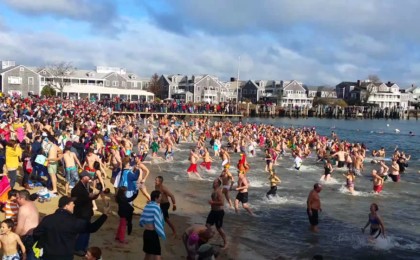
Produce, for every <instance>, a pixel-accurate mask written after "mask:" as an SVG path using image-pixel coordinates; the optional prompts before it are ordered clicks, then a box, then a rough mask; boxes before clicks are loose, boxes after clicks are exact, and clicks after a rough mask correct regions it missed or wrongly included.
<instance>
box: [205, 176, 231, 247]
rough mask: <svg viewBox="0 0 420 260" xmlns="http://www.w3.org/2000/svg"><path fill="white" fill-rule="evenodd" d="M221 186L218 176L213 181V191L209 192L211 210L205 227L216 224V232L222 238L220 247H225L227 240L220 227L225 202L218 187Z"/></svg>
mask: <svg viewBox="0 0 420 260" xmlns="http://www.w3.org/2000/svg"><path fill="white" fill-rule="evenodd" d="M221 186H222V181H221V180H220V179H219V178H217V179H215V180H214V181H213V193H212V194H211V200H209V204H210V206H211V211H210V213H209V215H208V216H207V220H206V226H207V228H210V227H211V226H213V225H216V229H217V232H219V234H220V236H221V237H222V239H223V247H222V249H225V248H227V240H226V235H225V232H224V231H223V229H222V226H223V217H224V216H225V211H224V210H223V207H224V204H225V203H224V201H223V194H222V190H221V189H220V187H221Z"/></svg>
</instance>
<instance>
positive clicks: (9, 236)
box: [0, 219, 26, 260]
mask: <svg viewBox="0 0 420 260" xmlns="http://www.w3.org/2000/svg"><path fill="white" fill-rule="evenodd" d="M14 225H15V224H14V223H13V220H11V219H5V220H3V221H2V222H1V226H0V243H1V247H2V249H3V259H6V260H8V259H13V260H19V259H26V257H25V253H26V249H25V246H24V245H23V243H22V240H20V237H19V236H18V235H17V234H16V233H13V231H12V229H13V227H14ZM18 245H19V247H20V250H22V255H23V257H22V258H21V257H20V255H19V253H18V250H17V246H18Z"/></svg>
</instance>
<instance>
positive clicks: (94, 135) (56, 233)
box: [0, 97, 410, 260]
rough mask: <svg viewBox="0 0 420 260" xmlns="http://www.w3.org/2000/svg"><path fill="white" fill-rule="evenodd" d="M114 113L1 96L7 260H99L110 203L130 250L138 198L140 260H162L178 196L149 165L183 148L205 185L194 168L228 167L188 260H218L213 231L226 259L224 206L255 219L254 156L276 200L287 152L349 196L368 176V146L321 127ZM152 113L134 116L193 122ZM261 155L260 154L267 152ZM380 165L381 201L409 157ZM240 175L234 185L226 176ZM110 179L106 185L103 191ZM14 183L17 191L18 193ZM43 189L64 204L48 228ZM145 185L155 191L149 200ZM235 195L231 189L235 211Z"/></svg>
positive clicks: (190, 243) (380, 230)
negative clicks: (342, 183) (95, 239)
mask: <svg viewBox="0 0 420 260" xmlns="http://www.w3.org/2000/svg"><path fill="white" fill-rule="evenodd" d="M118 104H119V103H118V102H117V104H112V103H103V102H90V101H88V100H77V101H76V100H63V99H59V98H49V99H36V98H25V99H22V98H11V97H5V98H3V99H2V100H0V120H1V124H0V171H1V173H2V176H3V177H2V182H6V181H7V182H8V183H9V184H10V191H8V198H7V200H6V201H4V207H3V210H4V212H5V218H6V220H4V221H3V222H2V224H1V235H0V241H1V244H2V247H3V255H4V256H5V257H9V258H5V259H18V258H13V257H18V256H19V255H21V256H25V257H26V259H37V258H38V257H39V254H40V252H39V250H38V249H40V248H42V249H43V259H47V260H48V259H73V255H78V256H86V257H93V258H88V259H95V257H96V259H99V258H100V255H101V252H100V250H99V249H98V248H95V247H93V248H92V247H89V241H90V234H91V233H94V232H96V231H97V230H98V229H99V228H100V227H101V226H102V225H103V224H104V223H105V221H106V220H107V218H108V215H109V214H110V200H109V198H110V197H111V195H110V194H113V196H112V198H113V199H112V200H114V201H115V202H116V204H117V205H118V211H117V214H118V216H119V218H120V221H119V225H118V228H117V230H116V235H115V239H116V241H118V242H119V243H127V241H126V238H125V234H126V233H127V234H128V235H130V234H131V232H132V230H133V225H132V221H133V212H134V207H133V201H134V200H135V199H136V197H137V196H138V195H139V194H140V193H141V194H142V195H143V196H144V197H145V199H146V200H147V201H148V203H147V205H146V206H145V207H144V210H143V212H142V214H141V218H140V221H139V225H140V226H141V227H142V228H143V229H144V233H143V243H144V244H143V251H144V253H145V255H146V256H145V259H160V255H161V247H160V242H159V238H161V239H166V233H165V226H166V224H167V225H168V226H169V228H170V229H171V231H172V235H173V237H177V227H176V225H175V224H174V223H172V221H171V218H170V214H169V211H170V209H171V208H172V211H176V210H177V206H176V194H174V193H173V192H172V191H171V189H170V188H169V187H167V186H166V185H165V184H164V176H162V175H160V174H159V175H158V176H157V177H156V178H155V179H154V183H153V184H152V183H151V182H150V179H148V176H149V174H150V170H149V168H148V167H147V166H146V164H150V165H153V163H154V161H155V160H159V161H161V162H164V163H167V164H168V165H170V164H171V163H172V162H173V161H174V158H175V157H176V156H177V157H178V155H175V152H176V147H177V146H178V145H179V144H180V143H191V144H193V146H194V147H193V148H192V149H191V150H190V152H189V155H188V157H189V161H190V165H189V167H188V169H186V174H188V175H190V174H194V175H195V176H196V177H197V178H200V177H201V175H200V173H199V170H198V169H199V168H200V171H203V172H205V171H208V170H211V169H212V164H214V163H219V162H220V164H221V166H222V168H223V170H222V172H221V173H220V176H219V177H217V178H216V179H215V180H214V181H213V190H212V191H211V195H210V199H209V201H208V204H209V207H210V212H209V214H208V216H207V220H206V223H203V225H195V226H191V227H189V228H188V229H187V230H185V232H184V233H183V234H182V240H183V242H184V245H185V249H186V251H187V253H188V259H208V258H206V257H214V256H215V255H217V252H216V250H215V248H214V247H213V246H211V245H210V244H209V241H210V239H211V238H212V237H214V235H215V232H214V231H213V229H212V226H215V227H216V230H217V232H218V234H219V235H220V237H221V238H222V240H223V244H222V246H221V249H222V250H223V249H225V248H227V247H228V245H229V242H228V236H227V235H226V233H225V231H224V229H223V220H224V207H225V204H228V206H229V207H233V208H234V209H235V211H236V212H237V213H239V205H240V204H241V206H242V207H243V209H244V210H245V211H246V212H247V213H248V214H249V215H251V216H252V215H254V213H253V210H252V209H251V207H250V205H249V199H250V198H249V192H248V190H249V188H250V187H249V181H248V178H247V174H248V172H249V170H250V169H251V165H250V163H249V162H248V160H247V158H248V157H261V160H264V161H265V168H264V170H265V171H266V172H267V173H268V174H267V178H268V181H267V183H268V185H269V191H268V192H267V197H268V198H271V197H272V196H276V191H277V185H279V184H280V183H281V180H280V178H279V177H278V176H277V175H276V173H275V171H276V170H275V168H276V166H277V165H278V164H279V161H278V160H279V158H280V157H281V156H284V155H285V154H291V155H292V157H293V160H294V164H295V165H294V168H295V169H296V171H299V170H300V168H301V166H302V165H303V164H304V163H305V159H306V158H307V157H308V156H309V155H310V154H311V153H316V155H317V157H318V162H319V163H325V165H324V170H325V172H324V174H323V175H322V177H321V180H320V181H328V180H329V179H330V178H331V175H333V174H334V172H335V171H340V169H347V170H346V171H347V173H346V174H344V175H345V178H346V186H347V188H348V190H349V192H351V193H354V192H355V183H356V176H360V175H362V174H363V173H364V162H365V159H366V153H367V148H366V147H365V145H364V144H359V143H350V142H347V141H343V140H340V138H339V136H338V135H337V134H336V133H334V132H332V134H331V136H328V137H327V136H321V135H319V134H318V133H317V131H316V129H315V128H299V129H294V128H281V127H275V126H272V125H266V124H251V123H247V124H243V123H241V122H238V123H234V122H230V121H224V122H218V121H211V120H209V119H208V118H199V117H195V118H189V119H186V120H180V119H178V118H176V117H171V118H169V117H167V116H164V117H160V118H159V117H157V116H155V115H153V114H150V115H146V116H144V117H140V116H139V115H122V114H113V113H112V112H113V111H114V110H117V111H118V110H121V109H122V106H121V105H124V104H125V103H121V104H120V106H119V108H118V106H117V105H118ZM152 104H153V103H148V104H142V105H143V107H137V108H135V109H138V111H141V109H144V111H161V112H166V111H182V112H184V111H188V112H189V113H193V112H195V110H191V106H187V105H185V104H175V103H172V104H171V103H170V102H168V103H163V104H164V105H161V104H162V103H157V104H155V105H158V108H156V107H154V108H153V106H152ZM125 105H131V103H130V104H128V103H127V104H125ZM125 105H124V106H125ZM137 105H138V106H140V103H138V104H137ZM180 105H181V107H180ZM184 105H185V109H184ZM162 106H163V107H164V109H163V110H162ZM165 107H166V108H165ZM230 107H231V106H230V104H226V105H225V106H223V104H222V105H209V104H203V106H199V108H198V111H201V112H203V111H208V110H211V109H213V111H218V112H223V111H225V110H226V109H228V112H229V113H230V112H232V111H230V110H229V109H230ZM130 109H131V108H130ZM171 109H172V110H171ZM193 109H195V108H193ZM123 110H124V109H123ZM149 150H151V153H149ZM259 150H263V151H264V153H261V154H260V153H259V152H258V151H259ZM149 154H150V155H149ZM233 154H238V155H239V160H238V162H237V163H236V162H234V161H233V159H232V158H233ZM180 156H183V154H181V155H180ZM374 156H375V157H376V158H377V160H375V161H372V163H375V164H378V167H379V168H378V169H374V170H372V172H371V175H372V177H373V183H374V185H373V188H372V189H373V191H374V192H376V193H379V192H381V191H382V190H383V186H384V179H386V178H388V177H389V178H391V179H392V180H393V181H394V182H397V181H399V179H400V174H402V173H404V169H405V168H406V167H407V162H408V161H409V160H410V156H408V155H406V154H405V153H404V152H402V151H400V150H399V149H398V148H396V149H395V151H394V152H393V156H392V165H390V166H387V165H386V163H385V161H384V160H383V158H384V157H385V151H384V149H381V150H380V152H379V153H377V152H376V151H375V154H374ZM178 158H179V157H178ZM235 168H236V170H235V171H237V176H236V177H235V176H234V174H232V173H231V171H233V170H234V169H235ZM389 169H391V170H390V172H388V171H389ZM109 173H110V174H109ZM364 174H365V173H364ZM60 175H61V177H60ZM108 179H109V180H110V183H111V185H109V184H107V183H108ZM18 181H20V182H19V183H20V186H21V187H20V188H18V189H19V190H17V189H15V187H16V186H17V183H18ZM60 182H63V186H64V189H63V190H60V189H59V187H60V185H59V183H60ZM38 184H39V185H40V186H42V187H45V188H47V189H48V190H49V191H48V195H49V196H52V197H54V196H60V198H59V203H58V209H57V210H56V211H55V213H53V214H51V215H48V216H45V217H44V218H42V219H40V216H39V212H38V209H37V207H36V204H35V203H34V200H38V201H39V202H43V201H44V197H45V196H44V195H41V194H40V193H33V194H31V192H32V191H33V189H34V188H35V186H36V185H38ZM107 186H108V187H107ZM147 186H149V187H150V186H153V187H154V188H153V191H152V192H151V193H150V194H149V192H148V190H147V188H146V187H147ZM321 190H322V185H321V184H320V183H316V184H315V185H314V189H313V190H312V191H311V192H310V194H309V196H308V200H307V215H308V219H309V222H310V226H311V230H312V231H314V232H317V231H318V222H319V220H318V213H319V211H321V201H320V197H319V193H320V192H321ZM232 191H236V197H235V199H234V200H233V202H232V200H231V194H230V193H231V192H232ZM114 195H115V196H114ZM97 200H98V204H99V201H101V202H100V204H102V205H104V209H103V214H102V215H101V216H100V217H99V218H97V219H96V220H94V221H92V219H93V217H94V211H95V210H98V207H97V203H96V202H95V201H97ZM378 208H379V207H378V205H377V204H372V206H371V212H370V214H369V222H368V223H367V225H366V227H367V226H369V225H370V227H371V232H370V234H371V236H372V237H378V236H379V234H382V235H385V228H384V224H383V221H382V219H381V218H380V217H379V215H378V214H377V211H378ZM63 223H66V224H65V225H63ZM366 227H365V228H366ZM365 228H363V231H364V230H365ZM18 248H19V250H18ZM98 255H99V258H98Z"/></svg>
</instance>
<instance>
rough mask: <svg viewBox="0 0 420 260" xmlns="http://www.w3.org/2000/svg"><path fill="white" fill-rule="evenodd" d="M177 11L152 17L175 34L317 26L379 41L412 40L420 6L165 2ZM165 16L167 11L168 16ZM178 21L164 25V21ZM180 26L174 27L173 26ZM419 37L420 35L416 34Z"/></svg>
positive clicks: (387, 1) (305, 0)
mask: <svg viewBox="0 0 420 260" xmlns="http://www.w3.org/2000/svg"><path fill="white" fill-rule="evenodd" d="M163 2H164V3H165V4H166V5H169V6H171V9H170V10H169V11H168V10H166V9H162V8H161V5H159V6H157V7H154V6H153V2H146V4H147V3H148V10H152V12H150V14H151V15H152V17H155V20H156V21H157V23H158V24H159V25H161V26H162V27H164V28H165V29H168V30H172V31H175V32H183V31H184V30H185V28H190V29H195V30H203V31H206V32H210V33H215V34H232V33H239V34H240V33H243V32H249V31H250V30H256V31H257V30H258V31H260V30H264V31H270V32H274V33H276V32H279V31H283V30H288V29H289V27H290V26H291V25H292V26H296V24H300V25H302V24H303V25H311V26H318V27H322V28H328V29H329V30H335V31H336V32H342V31H343V30H350V31H357V32H361V33H367V34H374V35H377V36H379V35H381V34H384V33H385V34H386V35H392V34H393V33H394V32H395V30H398V35H400V34H401V33H403V34H404V35H405V36H407V37H411V36H412V34H413V31H412V30H411V29H413V28H415V27H416V24H415V23H413V21H416V20H418V19H417V17H418V16H417V11H416V10H418V9H419V7H420V2H419V1H415V0H407V1H400V2H395V1H392V0H371V1H363V0H353V1H331V0H301V1H289V0H262V1H254V0H230V1H225V0H201V1H190V0H163ZM162 10H163V11H162ZM164 15H166V16H167V17H172V19H167V20H162V19H161V18H162V16H164ZM174 20H176V23H175V24H174V23H173V21H174ZM416 34H417V36H418V33H416Z"/></svg>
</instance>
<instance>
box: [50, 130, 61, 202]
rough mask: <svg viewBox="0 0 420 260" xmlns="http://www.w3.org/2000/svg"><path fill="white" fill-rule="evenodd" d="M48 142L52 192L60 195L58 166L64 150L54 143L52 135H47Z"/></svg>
mask: <svg viewBox="0 0 420 260" xmlns="http://www.w3.org/2000/svg"><path fill="white" fill-rule="evenodd" d="M47 140H48V141H47V142H48V147H49V149H48V174H49V176H50V178H51V183H52V192H53V193H54V194H56V195H58V191H57V167H58V162H59V161H60V160H61V159H62V158H63V151H62V150H61V149H60V147H58V146H57V145H56V144H54V143H53V141H54V139H53V138H52V137H50V136H49V137H47Z"/></svg>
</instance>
